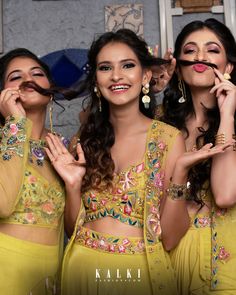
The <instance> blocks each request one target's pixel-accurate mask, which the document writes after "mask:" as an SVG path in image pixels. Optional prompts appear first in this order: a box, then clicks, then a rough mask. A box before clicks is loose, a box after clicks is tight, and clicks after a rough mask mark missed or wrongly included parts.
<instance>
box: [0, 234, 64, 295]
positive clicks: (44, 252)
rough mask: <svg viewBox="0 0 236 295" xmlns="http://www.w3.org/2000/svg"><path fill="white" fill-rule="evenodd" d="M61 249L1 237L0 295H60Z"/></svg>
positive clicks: (1, 235)
mask: <svg viewBox="0 0 236 295" xmlns="http://www.w3.org/2000/svg"><path fill="white" fill-rule="evenodd" d="M58 249H59V247H58V246H47V245H42V244H37V243H32V242H28V241H24V240H20V239H16V238H14V237H12V236H9V235H6V234H2V233H0V266H1V267H0V294H1V295H49V294H56V277H57V274H58V268H59V250H58Z"/></svg>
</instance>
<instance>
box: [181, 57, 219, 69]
mask: <svg viewBox="0 0 236 295" xmlns="http://www.w3.org/2000/svg"><path fill="white" fill-rule="evenodd" d="M177 62H178V64H180V65H182V66H192V65H196V64H202V65H205V66H208V67H212V68H216V69H217V68H218V67H217V65H215V64H212V63H210V62H206V61H190V60H184V59H178V61H177Z"/></svg>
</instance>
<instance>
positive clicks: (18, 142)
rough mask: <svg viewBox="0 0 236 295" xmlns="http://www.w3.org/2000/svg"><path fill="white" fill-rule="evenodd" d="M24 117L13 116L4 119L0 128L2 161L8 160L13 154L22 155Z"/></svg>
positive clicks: (24, 137)
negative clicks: (3, 123) (4, 121)
mask: <svg viewBox="0 0 236 295" xmlns="http://www.w3.org/2000/svg"><path fill="white" fill-rule="evenodd" d="M25 125H26V118H20V119H15V118H14V117H13V116H11V117H8V118H7V119H6V123H5V125H4V126H3V127H2V128H1V146H0V154H1V156H2V159H3V160H4V161H8V160H10V159H11V158H12V156H13V155H18V156H20V157H23V155H24V152H23V143H24V142H25V141H26V135H25Z"/></svg>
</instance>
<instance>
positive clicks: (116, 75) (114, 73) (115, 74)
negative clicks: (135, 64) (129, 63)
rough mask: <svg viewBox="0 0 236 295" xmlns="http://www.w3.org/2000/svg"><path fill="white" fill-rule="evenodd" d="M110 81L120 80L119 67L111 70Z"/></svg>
mask: <svg viewBox="0 0 236 295" xmlns="http://www.w3.org/2000/svg"><path fill="white" fill-rule="evenodd" d="M111 79H112V81H114V82H117V81H119V80H121V79H122V74H121V70H120V68H119V67H114V68H113V69H112V74H111Z"/></svg>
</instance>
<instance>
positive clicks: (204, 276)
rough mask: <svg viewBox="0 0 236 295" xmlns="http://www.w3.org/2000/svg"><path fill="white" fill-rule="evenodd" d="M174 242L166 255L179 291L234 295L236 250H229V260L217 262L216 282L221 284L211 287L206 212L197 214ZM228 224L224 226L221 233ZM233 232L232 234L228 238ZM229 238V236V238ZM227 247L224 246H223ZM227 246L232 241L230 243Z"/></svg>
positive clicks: (191, 294) (190, 294)
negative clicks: (169, 260) (182, 234)
mask: <svg viewBox="0 0 236 295" xmlns="http://www.w3.org/2000/svg"><path fill="white" fill-rule="evenodd" d="M194 221H195V224H194V223H193V224H192V226H191V227H190V229H189V230H188V232H187V233H186V234H185V236H184V237H183V238H182V240H181V241H180V243H179V244H178V246H177V247H176V248H175V249H174V250H172V251H171V253H170V258H171V263H172V266H173V268H174V271H175V273H176V277H177V284H178V290H179V294H180V295H205V294H206V295H207V294H209V295H235V294H236V288H235V289H234V288H233V287H232V284H233V283H234V285H236V280H235V281H234V282H233V280H232V277H233V276H234V277H235V279H236V259H235V258H236V255H235V254H236V250H234V253H233V251H232V252H231V254H232V255H231V260H229V262H224V261H222V262H219V263H220V265H222V266H223V268H219V270H218V279H219V284H220V285H221V284H223V286H224V288H221V289H220V288H218V289H216V290H214V289H212V288H211V259H212V258H211V250H212V249H211V248H212V243H211V238H212V233H211V220H210V217H209V216H202V215H198V216H197V217H196V218H195V219H194ZM228 228H229V226H227V227H225V233H226V232H227V231H228ZM233 238H234V239H235V236H234V235H232V239H233ZM232 241H233V240H232ZM226 248H227V249H228V247H226ZM231 248H235V244H234V246H233V243H231Z"/></svg>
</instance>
